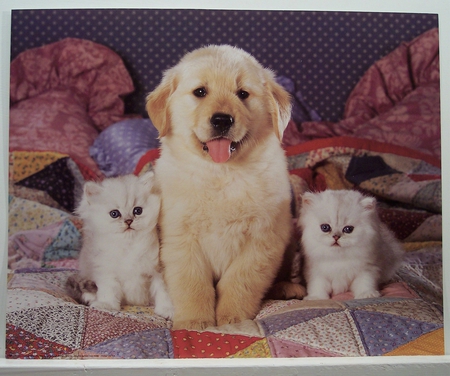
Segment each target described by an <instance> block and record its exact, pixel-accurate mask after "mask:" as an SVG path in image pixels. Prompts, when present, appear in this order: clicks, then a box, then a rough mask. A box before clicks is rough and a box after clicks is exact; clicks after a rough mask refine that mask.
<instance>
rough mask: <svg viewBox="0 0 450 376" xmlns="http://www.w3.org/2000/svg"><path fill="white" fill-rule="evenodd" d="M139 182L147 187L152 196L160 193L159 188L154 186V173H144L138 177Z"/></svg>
mask: <svg viewBox="0 0 450 376" xmlns="http://www.w3.org/2000/svg"><path fill="white" fill-rule="evenodd" d="M139 180H140V181H141V182H142V184H144V185H145V186H147V187H148V188H149V190H150V193H152V194H159V193H161V191H160V189H159V186H158V185H157V184H156V180H155V173H154V172H153V171H148V172H145V173H144V174H142V175H140V176H139Z"/></svg>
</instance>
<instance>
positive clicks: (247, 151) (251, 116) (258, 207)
mask: <svg viewBox="0 0 450 376" xmlns="http://www.w3.org/2000/svg"><path fill="white" fill-rule="evenodd" d="M199 88H203V89H204V90H205V92H206V94H205V95H204V96H203V97H199V96H198V95H197V96H196V95H194V91H195V90H196V89H199ZM242 91H245V92H247V93H248V94H249V95H248V98H245V97H243V96H242V95H240V93H242ZM147 110H148V113H149V115H150V117H151V120H152V122H153V123H154V125H155V126H156V127H157V129H158V131H159V134H160V138H161V145H162V146H161V156H160V158H159V160H158V161H157V164H156V167H155V172H156V176H157V179H158V181H159V184H160V186H161V191H162V208H161V215H160V228H161V238H162V245H161V260H162V262H163V264H164V267H165V274H164V277H165V280H166V282H167V286H168V289H169V294H170V295H171V297H172V300H173V302H174V305H175V314H174V322H173V328H174V329H180V328H192V329H202V328H206V327H208V326H214V325H223V324H228V323H235V322H240V321H242V320H244V319H252V318H254V317H255V315H256V313H257V312H258V310H259V308H260V303H261V300H262V298H263V297H264V294H265V293H266V292H267V290H268V289H269V288H270V286H271V283H272V282H273V280H274V278H275V276H276V273H277V270H278V269H279V267H280V264H281V262H282V257H283V252H284V250H285V247H286V246H287V245H288V243H289V240H290V236H291V230H292V228H291V215H290V186H289V176H288V171H287V164H286V159H285V155H284V151H283V150H282V148H281V146H280V140H281V138H282V134H283V131H284V129H285V127H286V126H287V123H288V121H289V118H290V110H291V105H290V99H289V95H288V94H287V93H286V91H284V90H283V88H282V87H281V86H279V85H278V84H277V83H276V82H275V81H274V77H273V73H272V72H271V71H269V70H267V69H264V68H263V67H262V66H261V65H260V64H259V63H258V62H257V61H256V60H255V59H254V58H253V57H252V56H251V55H249V54H248V53H246V52H244V51H242V50H240V49H237V48H234V47H231V46H209V47H205V48H201V49H198V50H195V51H193V52H191V53H189V54H187V55H186V56H185V57H184V58H183V59H182V60H181V61H180V63H179V64H177V65H176V66H175V67H173V68H171V69H169V70H168V71H166V72H165V74H164V77H163V79H162V82H161V84H160V85H159V86H158V87H157V88H156V89H155V90H154V91H153V92H152V93H150V94H149V96H148V98H147ZM216 113H224V114H229V115H231V116H232V117H233V119H234V123H233V125H232V126H231V128H230V130H229V132H227V133H226V134H225V135H224V137H225V138H228V139H229V140H230V141H233V145H234V146H235V151H233V152H232V154H231V157H230V158H229V160H227V161H226V162H224V163H215V162H214V161H213V159H212V158H211V156H210V155H209V154H208V152H207V148H206V143H207V142H208V141H210V140H211V139H213V138H215V137H217V134H214V133H213V129H212V128H213V127H212V126H211V117H212V116H213V115H214V114H216Z"/></svg>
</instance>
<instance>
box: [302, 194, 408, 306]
mask: <svg viewBox="0 0 450 376" xmlns="http://www.w3.org/2000/svg"><path fill="white" fill-rule="evenodd" d="M299 226H300V228H301V230H302V240H301V242H302V248H303V252H304V256H305V265H304V275H305V279H306V289H307V296H306V297H305V298H304V299H306V300H314V299H329V298H330V295H336V294H339V293H343V292H346V291H351V292H352V293H353V295H354V297H355V299H363V298H375V297H378V296H380V292H379V291H378V284H379V283H383V282H387V281H389V280H390V279H391V278H392V276H393V275H394V273H395V271H396V270H397V269H398V267H399V266H400V265H401V263H402V258H403V249H402V246H401V244H400V242H399V241H398V240H397V239H396V238H395V236H394V234H393V233H392V232H391V231H390V230H389V229H388V228H387V226H386V225H385V224H383V223H382V222H381V221H380V219H379V217H378V214H377V208H376V199H375V198H373V197H367V196H363V195H362V194H361V193H359V192H357V191H352V190H338V191H333V190H326V191H324V192H320V193H309V192H307V193H305V194H304V195H303V197H302V208H301V212H300V218H299Z"/></svg>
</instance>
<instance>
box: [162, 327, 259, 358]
mask: <svg viewBox="0 0 450 376" xmlns="http://www.w3.org/2000/svg"><path fill="white" fill-rule="evenodd" d="M171 334H172V342H173V353H174V358H226V357H228V356H230V355H233V354H236V353H237V352H238V351H241V350H243V349H245V348H247V347H249V346H250V345H252V344H253V343H255V342H256V341H259V340H261V339H262V338H259V337H246V336H241V335H236V334H224V333H212V332H196V331H189V330H174V331H172V333H171Z"/></svg>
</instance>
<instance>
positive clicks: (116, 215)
mask: <svg viewBox="0 0 450 376" xmlns="http://www.w3.org/2000/svg"><path fill="white" fill-rule="evenodd" d="M109 215H110V216H111V218H114V219H116V218H119V217H121V216H122V214H120V211H118V210H117V209H115V210H111V211H110V212H109Z"/></svg>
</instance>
